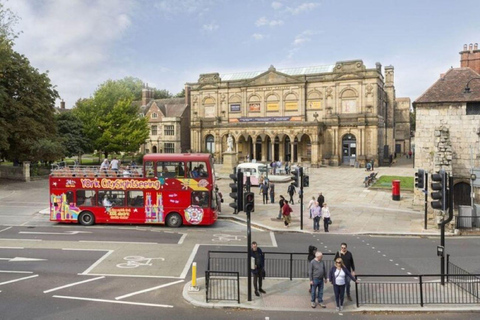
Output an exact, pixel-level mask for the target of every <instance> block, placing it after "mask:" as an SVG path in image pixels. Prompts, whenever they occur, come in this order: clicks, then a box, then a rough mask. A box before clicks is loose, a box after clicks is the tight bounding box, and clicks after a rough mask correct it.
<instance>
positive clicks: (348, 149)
mask: <svg viewBox="0 0 480 320" xmlns="http://www.w3.org/2000/svg"><path fill="white" fill-rule="evenodd" d="M350 160H354V161H356V160H357V139H356V138H355V136H354V135H353V134H350V133H349V134H346V135H344V136H343V138H342V164H347V165H350V162H351V161H350Z"/></svg>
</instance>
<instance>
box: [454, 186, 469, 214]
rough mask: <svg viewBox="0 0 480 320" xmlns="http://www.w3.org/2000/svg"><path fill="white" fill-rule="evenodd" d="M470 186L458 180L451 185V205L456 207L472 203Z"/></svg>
mask: <svg viewBox="0 0 480 320" xmlns="http://www.w3.org/2000/svg"><path fill="white" fill-rule="evenodd" d="M471 192H472V190H471V188H470V185H469V184H468V183H465V182H459V183H457V184H455V185H454V187H453V206H454V207H455V208H458V206H470V205H471V204H472V203H471V201H472V199H471Z"/></svg>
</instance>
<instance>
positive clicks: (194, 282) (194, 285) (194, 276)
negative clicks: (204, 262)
mask: <svg viewBox="0 0 480 320" xmlns="http://www.w3.org/2000/svg"><path fill="white" fill-rule="evenodd" d="M188 291H195V292H197V291H200V288H199V287H197V263H196V262H194V263H192V285H191V286H190V288H188Z"/></svg>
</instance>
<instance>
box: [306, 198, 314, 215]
mask: <svg viewBox="0 0 480 320" xmlns="http://www.w3.org/2000/svg"><path fill="white" fill-rule="evenodd" d="M315 202H316V201H315V197H312V200H310V202H309V203H308V207H307V208H308V211H309V214H310V219H312V211H313V207H314V206H315Z"/></svg>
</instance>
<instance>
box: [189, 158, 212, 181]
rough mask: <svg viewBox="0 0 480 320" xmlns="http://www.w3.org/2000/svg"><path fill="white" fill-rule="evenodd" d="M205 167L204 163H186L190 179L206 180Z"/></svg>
mask: <svg viewBox="0 0 480 320" xmlns="http://www.w3.org/2000/svg"><path fill="white" fill-rule="evenodd" d="M206 168H207V166H206V164H205V162H197V161H191V162H189V163H188V171H190V178H208V172H207V169H206Z"/></svg>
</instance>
